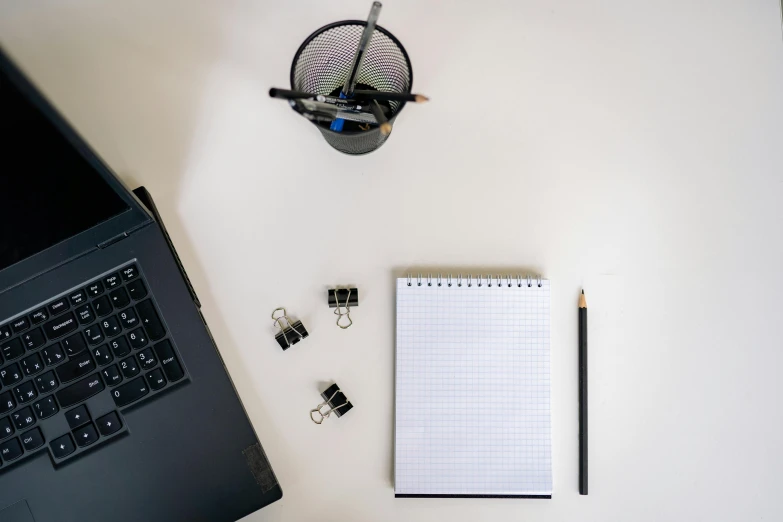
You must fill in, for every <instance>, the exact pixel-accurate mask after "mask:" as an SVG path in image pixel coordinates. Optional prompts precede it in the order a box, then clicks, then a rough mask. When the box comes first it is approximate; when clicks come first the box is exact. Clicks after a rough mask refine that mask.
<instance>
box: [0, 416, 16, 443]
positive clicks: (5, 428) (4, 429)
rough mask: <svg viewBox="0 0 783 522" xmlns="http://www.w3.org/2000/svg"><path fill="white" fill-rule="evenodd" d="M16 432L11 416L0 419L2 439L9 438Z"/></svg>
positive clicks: (0, 438) (0, 436) (0, 435)
mask: <svg viewBox="0 0 783 522" xmlns="http://www.w3.org/2000/svg"><path fill="white" fill-rule="evenodd" d="M13 434H14V427H13V425H12V424H11V417H3V418H2V419H0V440H3V439H7V438H8V437H10V436H11V435H13Z"/></svg>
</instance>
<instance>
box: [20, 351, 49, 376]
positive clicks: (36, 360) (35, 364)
mask: <svg viewBox="0 0 783 522" xmlns="http://www.w3.org/2000/svg"><path fill="white" fill-rule="evenodd" d="M43 368H44V364H43V361H42V360H41V356H40V355H38V354H37V353H34V354H32V355H31V356H29V357H25V358H24V359H22V371H24V373H25V375H35V374H36V373H39V372H41V371H42V370H43Z"/></svg>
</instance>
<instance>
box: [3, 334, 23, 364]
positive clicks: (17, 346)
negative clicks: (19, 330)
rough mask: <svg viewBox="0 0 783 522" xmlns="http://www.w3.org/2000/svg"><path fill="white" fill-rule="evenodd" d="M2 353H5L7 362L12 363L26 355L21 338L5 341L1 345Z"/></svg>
mask: <svg viewBox="0 0 783 522" xmlns="http://www.w3.org/2000/svg"><path fill="white" fill-rule="evenodd" d="M0 352H3V357H5V360H6V361H12V360H14V359H18V358H19V357H21V356H23V355H24V345H22V340H21V339H20V338H18V337H17V338H15V339H11V340H10V341H4V342H3V343H2V344H0Z"/></svg>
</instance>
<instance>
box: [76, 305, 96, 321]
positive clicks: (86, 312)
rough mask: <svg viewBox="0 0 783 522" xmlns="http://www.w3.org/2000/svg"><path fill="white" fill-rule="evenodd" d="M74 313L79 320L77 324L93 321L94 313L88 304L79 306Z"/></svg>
mask: <svg viewBox="0 0 783 522" xmlns="http://www.w3.org/2000/svg"><path fill="white" fill-rule="evenodd" d="M75 312H76V317H77V318H78V319H79V324H89V323H91V322H93V321H94V320H95V312H93V311H92V306H90V305H88V304H86V305H84V306H80V307H79V308H77V309H76V310H75Z"/></svg>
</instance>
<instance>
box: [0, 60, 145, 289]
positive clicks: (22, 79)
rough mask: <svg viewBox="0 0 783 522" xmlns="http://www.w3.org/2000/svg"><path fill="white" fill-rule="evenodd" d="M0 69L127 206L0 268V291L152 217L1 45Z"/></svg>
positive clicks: (134, 227)
mask: <svg viewBox="0 0 783 522" xmlns="http://www.w3.org/2000/svg"><path fill="white" fill-rule="evenodd" d="M0 69H1V70H2V71H3V72H4V73H5V74H6V75H7V76H8V78H9V79H10V80H11V82H13V83H14V84H15V85H16V87H17V88H19V90H20V91H21V92H22V93H23V95H24V96H25V97H26V98H27V99H28V100H30V101H31V102H32V103H33V105H35V107H36V108H37V109H38V110H39V111H41V113H42V114H43V115H44V116H45V117H46V118H47V119H48V120H49V121H51V122H52V123H53V124H54V126H55V127H56V128H57V129H58V130H59V131H60V132H61V133H62V134H63V136H64V137H65V138H66V139H67V140H68V141H69V142H70V143H71V145H72V146H73V147H74V148H75V149H76V150H77V151H78V152H79V154H81V155H82V156H83V157H84V158H85V159H86V160H87V162H88V163H89V164H90V165H91V166H92V168H93V169H94V170H95V172H97V173H98V174H99V175H100V177H101V178H102V179H103V181H104V182H105V183H107V184H108V185H109V187H110V188H111V189H112V190H113V191H114V192H115V193H116V194H117V195H118V196H119V197H120V199H122V201H123V203H125V204H126V205H127V207H128V210H125V211H123V212H121V213H120V214H117V215H115V216H114V217H110V218H108V219H107V220H106V221H103V222H101V223H99V224H97V225H95V226H92V227H90V228H87V229H85V230H82V231H81V232H78V233H76V234H75V235H73V236H71V237H69V238H66V239H64V240H62V241H61V242H59V243H57V244H55V245H52V246H50V247H48V248H46V249H45V250H42V251H40V252H38V253H36V254H33V255H31V256H29V257H27V258H25V259H22V260H20V261H18V262H17V263H15V264H13V265H10V266H8V267H6V268H4V269H3V270H0V294H2V293H3V292H5V291H6V290H8V289H10V288H13V287H15V286H17V285H19V284H21V283H23V282H25V281H27V280H29V279H31V278H33V277H36V276H38V275H41V274H43V273H46V272H48V271H50V270H52V269H54V268H56V267H57V266H60V265H62V264H64V263H67V262H68V261H70V260H72V259H75V258H77V257H80V256H82V255H84V254H85V253H87V252H90V251H91V250H95V249H96V248H98V245H101V244H103V243H105V242H107V241H109V240H110V239H112V238H115V237H117V236H120V235H121V234H122V233H123V232H127V231H130V230H134V229H136V228H139V227H141V226H143V225H145V224H147V223H150V222H151V221H152V218H151V217H150V215H149V213H148V212H147V211H146V209H144V207H143V206H142V205H141V203H140V202H139V201H138V200H137V199H136V197H135V196H134V195H133V194H132V193H131V191H130V190H128V188H126V187H125V185H123V183H122V182H121V181H120V180H119V178H118V177H117V176H116V175H115V174H114V172H113V171H112V170H111V169H110V168H109V166H108V165H107V164H106V163H105V162H104V161H103V160H101V158H100V157H99V156H98V154H97V153H96V152H95V151H93V150H92V149H91V148H90V146H89V145H88V144H87V142H86V141H85V140H84V139H82V138H81V136H79V134H78V133H77V132H76V130H75V129H74V128H73V127H71V125H70V124H68V122H67V121H66V120H65V118H63V116H62V115H60V113H58V112H57V110H56V109H55V108H54V107H53V106H52V104H51V103H49V101H48V100H47V99H46V98H45V97H44V96H43V94H41V92H40V91H39V90H38V89H36V87H35V86H34V85H33V84H32V82H31V81H30V80H29V79H28V78H27V77H26V76H25V74H24V73H23V72H22V71H21V70H20V69H19V68H18V67H17V66H16V65H15V64H14V63H13V62H12V61H11V59H10V57H9V56H8V55H7V54H6V53H5V51H4V50H3V48H1V47H0Z"/></svg>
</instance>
